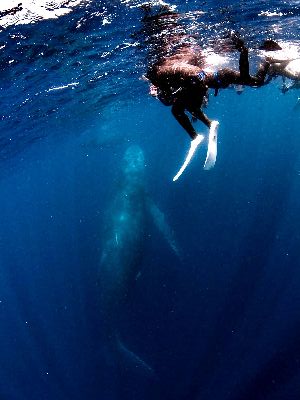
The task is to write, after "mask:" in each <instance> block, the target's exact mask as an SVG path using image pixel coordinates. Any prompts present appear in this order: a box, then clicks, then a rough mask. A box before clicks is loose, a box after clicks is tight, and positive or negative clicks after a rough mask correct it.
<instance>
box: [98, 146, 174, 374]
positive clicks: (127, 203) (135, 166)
mask: <svg viewBox="0 0 300 400" xmlns="http://www.w3.org/2000/svg"><path fill="white" fill-rule="evenodd" d="M149 221H153V222H154V224H155V225H156V227H157V228H158V229H159V231H160V232H161V233H162V235H163V236H164V238H165V239H166V241H167V243H168V244H169V245H170V247H171V249H172V251H173V252H174V253H175V254H176V255H177V256H179V255H180V253H179V251H178V248H177V246H176V243H175V240H174V235H173V232H172V230H171V229H170V227H169V225H168V224H167V222H166V219H165V217H164V214H163V213H162V212H161V211H160V210H159V208H158V207H157V206H156V205H155V204H154V202H153V201H152V200H150V198H149V196H148V195H147V193H146V190H145V159H144V153H143V151H142V149H141V148H140V147H139V146H137V145H134V146H130V147H129V148H128V149H127V150H126V152H125V155H124V158H123V161H122V168H121V179H120V184H119V187H118V190H117V193H116V194H115V197H114V199H113V201H112V204H111V208H110V210H109V213H108V221H107V224H106V232H105V235H104V241H103V253H102V258H101V263H100V268H99V281H100V286H101V288H100V297H101V308H102V314H103V324H104V331H105V338H106V341H107V344H108V346H109V348H110V352H111V354H112V355H113V359H114V360H115V361H116V362H117V363H120V364H121V363H123V362H124V358H125V359H126V360H127V361H126V362H128V363H132V365H133V366H134V367H135V368H136V369H138V368H139V367H140V368H141V370H143V371H145V372H147V373H150V374H152V373H153V370H152V368H151V367H150V366H149V365H148V364H147V363H146V362H145V361H144V360H142V358H141V357H139V356H138V355H136V354H135V353H133V352H132V351H131V350H129V349H128V348H127V347H126V346H125V344H124V343H123V341H122V339H121V332H120V326H121V323H120V320H121V319H122V318H124V313H126V305H127V304H128V299H129V297H130V293H131V291H132V290H133V289H134V285H135V284H136V280H137V277H138V275H139V273H140V268H141V263H142V258H143V253H144V244H145V240H146V237H147V232H148V231H147V226H148V224H149Z"/></svg>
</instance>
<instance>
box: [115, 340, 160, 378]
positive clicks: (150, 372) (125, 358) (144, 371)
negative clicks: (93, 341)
mask: <svg viewBox="0 0 300 400" xmlns="http://www.w3.org/2000/svg"><path fill="white" fill-rule="evenodd" d="M116 348H117V351H118V362H119V364H120V365H121V367H126V369H127V370H131V371H133V372H134V373H137V374H138V375H142V376H144V377H148V378H150V379H156V374H155V372H154V369H153V368H152V367H151V366H150V365H149V364H148V363H147V362H146V361H145V360H143V359H142V358H141V357H140V356H139V355H137V354H136V353H134V352H133V351H131V350H130V349H129V348H128V347H127V346H125V344H124V343H123V342H122V341H121V340H120V338H118V337H116Z"/></svg>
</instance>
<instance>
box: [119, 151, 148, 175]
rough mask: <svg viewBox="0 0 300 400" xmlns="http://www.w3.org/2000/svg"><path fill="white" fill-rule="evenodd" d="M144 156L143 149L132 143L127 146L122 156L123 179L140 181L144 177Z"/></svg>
mask: <svg viewBox="0 0 300 400" xmlns="http://www.w3.org/2000/svg"><path fill="white" fill-rule="evenodd" d="M144 171H145V157H144V152H143V150H142V149H141V148H140V147H139V146H137V145H133V146H130V147H128V149H127V150H126V152H125V154H124V158H123V173H124V177H125V179H129V180H130V181H136V182H141V181H142V180H143V178H144Z"/></svg>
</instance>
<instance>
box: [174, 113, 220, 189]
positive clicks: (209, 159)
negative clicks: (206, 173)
mask: <svg viewBox="0 0 300 400" xmlns="http://www.w3.org/2000/svg"><path fill="white" fill-rule="evenodd" d="M218 126H219V122H218V121H212V123H211V126H210V129H209V135H208V147H207V154H206V159H205V163H204V167H203V168H204V169H205V170H209V169H211V168H213V167H214V165H215V163H216V159H217V140H218ZM203 139H204V135H197V137H196V138H195V139H194V140H192V141H191V147H190V150H189V152H188V154H187V156H186V158H185V161H184V163H183V164H182V167H181V168H180V170H179V171H178V172H177V174H176V175H175V176H174V178H173V182H175V181H177V179H178V178H179V177H180V176H181V174H182V173H183V171H184V170H185V169H186V167H187V166H188V165H189V163H190V161H191V159H192V157H193V155H194V154H195V152H196V150H197V148H198V146H199V145H200V143H202V141H203Z"/></svg>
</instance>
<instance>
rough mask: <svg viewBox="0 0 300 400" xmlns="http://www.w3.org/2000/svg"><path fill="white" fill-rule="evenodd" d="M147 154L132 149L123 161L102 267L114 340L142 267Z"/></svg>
mask: <svg viewBox="0 0 300 400" xmlns="http://www.w3.org/2000/svg"><path fill="white" fill-rule="evenodd" d="M144 170H145V162H144V154H143V152H142V150H141V148H140V147H138V146H130V147H129V148H128V149H127V151H126V153H125V155H124V159H123V166H122V171H121V172H122V176H121V182H120V189H119V190H118V192H117V193H116V196H115V199H114V201H113V204H112V207H111V210H110V212H109V218H108V224H107V225H108V226H107V228H106V234H105V241H104V246H103V254H102V260H101V266H100V281H101V304H102V308H103V315H104V324H105V326H106V327H107V330H108V335H109V337H110V339H112V338H113V337H114V336H115V335H117V334H118V333H119V332H118V331H119V326H118V323H119V320H120V313H122V312H123V307H124V306H125V305H126V302H127V299H128V296H129V292H130V290H131V289H132V287H133V285H134V283H135V280H136V276H137V274H138V272H139V268H140V265H141V260H142V255H143V250H144V242H145V230H146V219H147V215H146V214H147V212H146V210H147V197H146V195H145V190H144Z"/></svg>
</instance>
